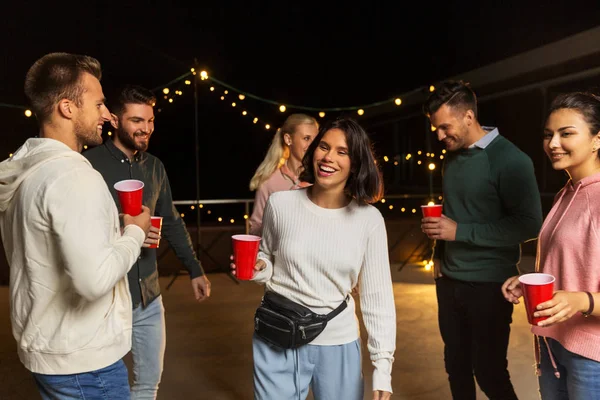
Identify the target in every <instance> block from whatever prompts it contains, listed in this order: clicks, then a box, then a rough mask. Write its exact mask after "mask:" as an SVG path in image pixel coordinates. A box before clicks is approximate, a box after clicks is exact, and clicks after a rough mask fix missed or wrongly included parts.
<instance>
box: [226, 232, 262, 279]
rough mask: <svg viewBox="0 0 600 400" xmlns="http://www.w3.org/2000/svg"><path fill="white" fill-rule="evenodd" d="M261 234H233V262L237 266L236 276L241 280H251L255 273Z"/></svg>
mask: <svg viewBox="0 0 600 400" xmlns="http://www.w3.org/2000/svg"><path fill="white" fill-rule="evenodd" d="M260 239H261V237H260V236H255V235H233V236H232V237H231V242H232V244H233V263H234V264H235V268H236V276H237V278H238V279H241V280H245V281H247V280H250V279H252V275H254V265H256V256H257V255H258V246H259V244H260Z"/></svg>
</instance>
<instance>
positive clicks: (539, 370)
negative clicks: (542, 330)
mask: <svg viewBox="0 0 600 400" xmlns="http://www.w3.org/2000/svg"><path fill="white" fill-rule="evenodd" d="M543 339H544V343H545V344H546V349H547V350H548V356H549V357H550V363H552V368H554V376H556V378H557V379H560V372H559V371H558V367H557V366H556V361H555V360H554V355H553V354H552V349H550V345H549V344H548V339H546V337H545V336H543ZM534 345H535V363H536V370H535V374H536V375H537V376H542V368H541V352H540V337H539V336H538V335H535V337H534Z"/></svg>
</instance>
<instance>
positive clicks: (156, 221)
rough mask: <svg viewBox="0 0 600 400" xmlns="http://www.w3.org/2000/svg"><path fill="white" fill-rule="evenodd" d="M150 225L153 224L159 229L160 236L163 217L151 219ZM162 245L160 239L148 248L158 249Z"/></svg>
mask: <svg viewBox="0 0 600 400" xmlns="http://www.w3.org/2000/svg"><path fill="white" fill-rule="evenodd" d="M150 223H151V224H152V226H153V227H155V228H157V229H158V233H159V234H160V231H161V230H162V217H150ZM159 244H160V239H158V243H156V244H153V245H150V247H148V248H149V249H158V246H159Z"/></svg>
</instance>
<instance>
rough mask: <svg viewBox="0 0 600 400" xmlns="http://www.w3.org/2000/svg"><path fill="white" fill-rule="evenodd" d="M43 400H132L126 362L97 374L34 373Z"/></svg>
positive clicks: (101, 370)
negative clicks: (130, 399)
mask: <svg viewBox="0 0 600 400" xmlns="http://www.w3.org/2000/svg"><path fill="white" fill-rule="evenodd" d="M33 378H34V380H35V383H36V384H37V387H38V389H39V390H40V394H41V395H42V399H43V400H129V398H130V397H129V379H128V378H127V367H126V366H125V363H124V362H123V360H119V361H117V362H116V363H114V364H112V365H109V366H108V367H106V368H102V369H99V370H96V371H91V372H85V373H82V374H71V375H44V374H35V373H34V374H33Z"/></svg>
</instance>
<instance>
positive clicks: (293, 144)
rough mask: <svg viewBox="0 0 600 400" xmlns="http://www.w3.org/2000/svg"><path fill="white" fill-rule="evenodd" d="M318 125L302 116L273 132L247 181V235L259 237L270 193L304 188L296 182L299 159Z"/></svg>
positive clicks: (304, 115) (290, 119)
mask: <svg viewBox="0 0 600 400" xmlns="http://www.w3.org/2000/svg"><path fill="white" fill-rule="evenodd" d="M318 130H319V124H318V123H317V121H316V120H315V119H314V118H313V117H311V116H309V115H306V114H292V115H290V116H289V117H288V118H287V119H286V120H285V122H284V123H283V125H282V126H281V128H279V129H278V130H277V132H276V133H275V136H274V137H273V140H272V141H271V145H270V146H269V150H268V151H267V155H266V156H265V159H264V160H263V161H262V163H260V165H259V166H258V168H257V169H256V172H255V173H254V176H253V177H252V179H251V180H250V190H256V195H255V198H254V208H253V210H252V216H251V217H250V233H251V234H253V235H259V236H260V235H261V234H262V217H263V210H264V208H265V204H266V203H267V199H268V198H269V196H270V195H271V193H274V192H279V191H282V190H290V189H297V188H299V187H304V186H307V185H308V184H306V183H304V182H300V180H299V179H298V176H299V174H300V172H301V170H302V158H303V157H304V153H306V149H308V146H309V145H310V144H311V143H312V141H313V139H314V138H315V136H317V132H318Z"/></svg>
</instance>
